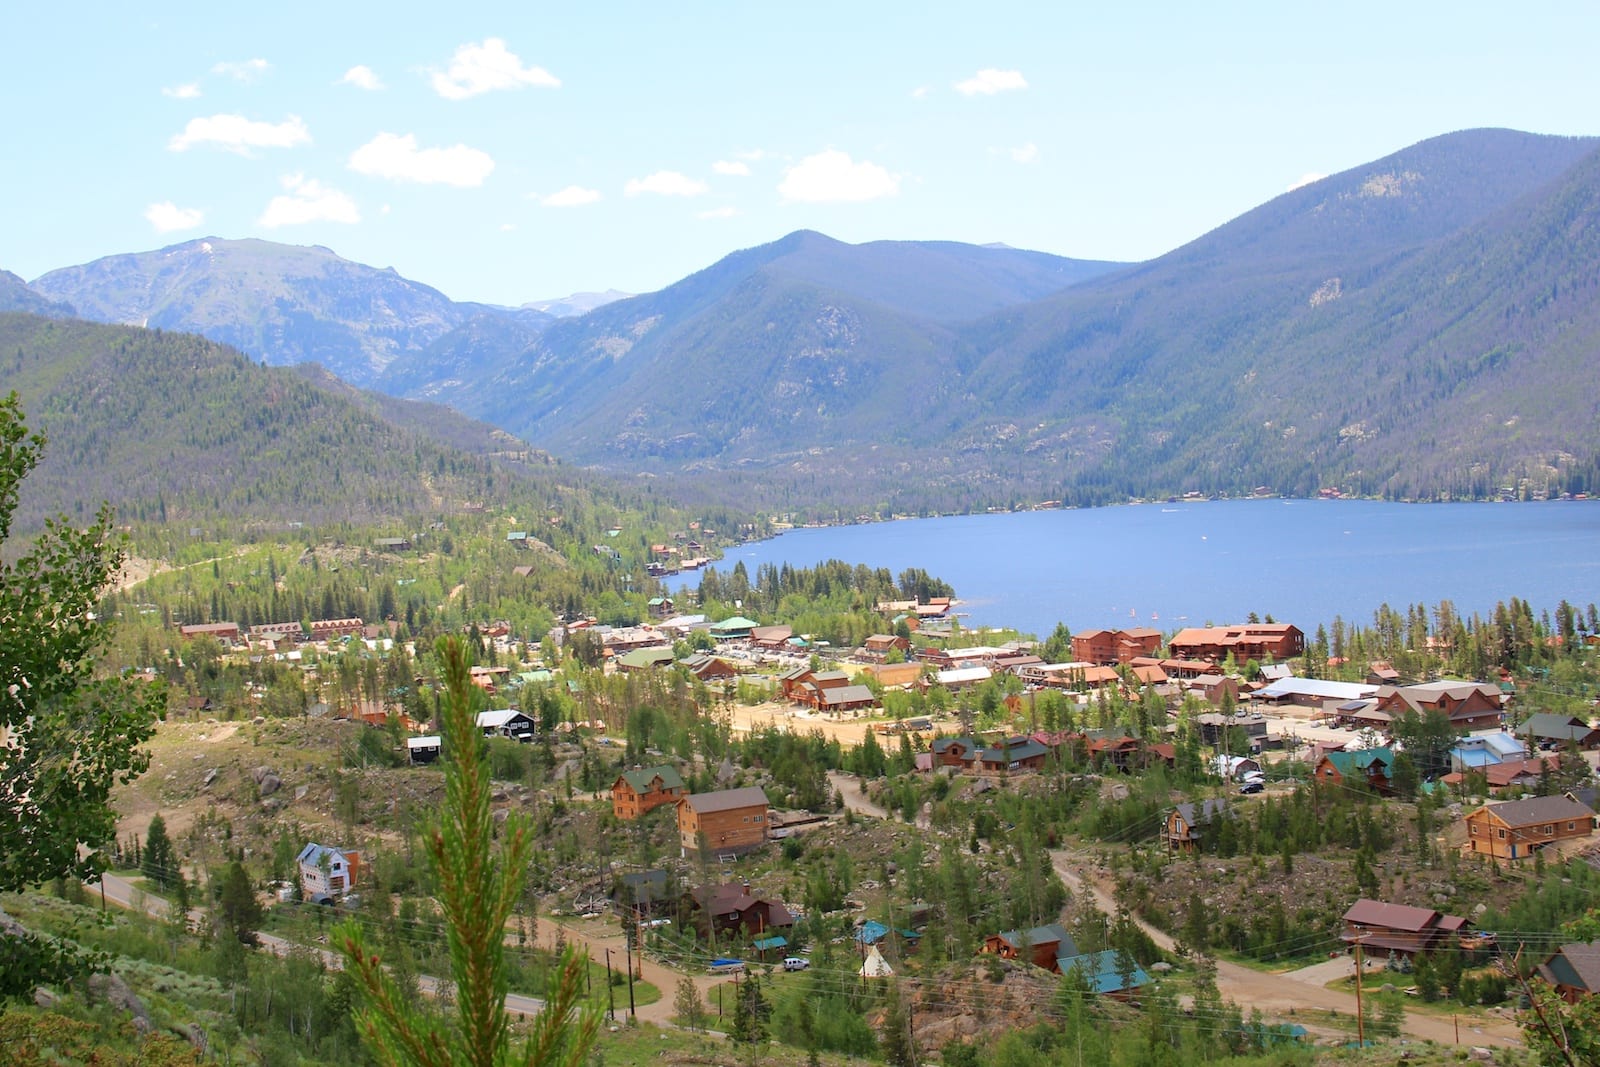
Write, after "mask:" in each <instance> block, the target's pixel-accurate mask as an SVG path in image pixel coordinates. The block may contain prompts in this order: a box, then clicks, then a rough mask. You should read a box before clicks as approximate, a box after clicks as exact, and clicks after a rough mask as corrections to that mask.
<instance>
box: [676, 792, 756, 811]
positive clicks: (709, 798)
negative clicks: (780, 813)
mask: <svg viewBox="0 0 1600 1067" xmlns="http://www.w3.org/2000/svg"><path fill="white" fill-rule="evenodd" d="M680 803H684V804H687V805H689V807H690V808H692V809H694V811H695V812H696V813H697V814H700V815H708V814H710V813H711V812H714V811H733V810H734V809H736V808H751V807H756V806H757V805H759V806H761V807H763V808H764V807H766V806H767V794H766V793H764V792H762V791H761V787H760V786H758V785H747V786H745V787H744V788H742V789H719V790H717V791H716V792H715V793H693V794H690V795H689V796H686V797H684V798H683V800H682V801H681V802H680Z"/></svg>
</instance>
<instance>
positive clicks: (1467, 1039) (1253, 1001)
mask: <svg viewBox="0 0 1600 1067" xmlns="http://www.w3.org/2000/svg"><path fill="white" fill-rule="evenodd" d="M1050 862H1051V865H1052V866H1054V867H1055V871H1056V873H1057V874H1058V875H1060V876H1061V880H1062V881H1063V882H1065V883H1066V885H1067V887H1068V888H1069V889H1071V890H1072V891H1073V893H1075V894H1082V893H1083V892H1084V891H1085V890H1087V891H1088V893H1089V894H1090V897H1091V899H1093V900H1094V902H1095V906H1096V907H1098V908H1099V909H1100V910H1101V911H1103V912H1105V913H1106V914H1107V915H1115V914H1116V913H1117V905H1116V901H1115V900H1113V899H1112V895H1111V891H1110V885H1109V880H1108V879H1107V878H1105V877H1104V876H1103V875H1100V874H1098V872H1096V871H1095V870H1094V869H1093V868H1092V867H1091V866H1090V865H1089V864H1088V862H1086V860H1085V858H1084V857H1083V856H1080V855H1078V854H1076V853H1072V852H1068V851H1065V850H1060V849H1058V850H1056V851H1053V852H1051V853H1050ZM1134 921H1135V922H1136V923H1138V924H1139V928H1140V929H1141V930H1143V931H1144V932H1145V933H1146V934H1148V935H1150V939H1151V940H1152V941H1154V942H1155V943H1156V944H1157V945H1158V946H1160V947H1161V948H1162V949H1164V950H1165V951H1168V952H1172V951H1174V950H1175V949H1176V945H1175V943H1174V941H1173V939H1172V938H1171V937H1169V936H1168V935H1167V934H1166V933H1165V932H1163V931H1161V930H1158V929H1156V928H1155V927H1154V926H1151V925H1150V924H1149V923H1147V922H1145V921H1144V920H1143V919H1139V918H1137V917H1136V918H1135V919H1134ZM1216 962H1217V990H1218V991H1219V992H1220V993H1221V994H1222V995H1223V997H1225V998H1226V999H1228V1000H1231V1001H1233V1002H1234V1003H1235V1004H1238V1005H1240V1006H1241V1007H1250V1008H1260V1009H1261V1010H1262V1011H1264V1012H1268V1013H1273V1012H1288V1011H1291V1010H1293V1011H1337V1012H1338V1013H1339V1014H1341V1015H1344V1016H1347V1017H1349V1018H1352V1019H1353V1018H1354V1017H1355V1014H1356V998H1355V995H1354V994H1351V993H1344V992H1340V991H1338V990H1334V989H1327V988H1325V987H1324V985H1323V983H1324V982H1327V981H1332V980H1333V979H1335V978H1338V977H1341V976H1342V975H1349V974H1353V973H1355V968H1354V965H1353V964H1346V965H1345V968H1344V970H1343V971H1342V972H1341V973H1340V974H1334V975H1331V976H1325V975H1324V974H1323V973H1322V971H1323V969H1324V968H1323V965H1320V964H1319V965H1318V966H1317V967H1309V968H1304V969H1303V970H1301V971H1298V972H1297V971H1290V972H1288V973H1286V974H1268V973H1265V972H1262V971H1255V970H1251V969H1250V968H1249V967H1242V966H1240V965H1239V964H1237V963H1230V962H1228V961H1226V960H1217V961H1216ZM1369 1007H1370V1006H1369ZM1402 1028H1403V1029H1404V1030H1405V1032H1406V1033H1407V1034H1409V1035H1411V1036H1412V1037H1418V1038H1424V1039H1426V1040H1430V1041H1437V1042H1438V1043H1439V1044H1441V1045H1453V1044H1456V1027H1455V1023H1454V1022H1453V1021H1452V1020H1450V1019H1443V1018H1439V1017H1437V1016H1434V1015H1424V1014H1420V1013H1417V1012H1408V1013H1407V1014H1406V1017H1405V1022H1404V1023H1403V1024H1402ZM1461 1043H1462V1044H1466V1045H1499V1046H1506V1047H1521V1046H1522V1044H1523V1041H1522V1031H1521V1030H1519V1029H1518V1028H1517V1026H1516V1025H1515V1024H1514V1023H1511V1022H1508V1021H1506V1020H1504V1019H1483V1018H1481V1017H1474V1019H1473V1023H1472V1024H1471V1025H1467V1024H1463V1025H1462V1027H1461Z"/></svg>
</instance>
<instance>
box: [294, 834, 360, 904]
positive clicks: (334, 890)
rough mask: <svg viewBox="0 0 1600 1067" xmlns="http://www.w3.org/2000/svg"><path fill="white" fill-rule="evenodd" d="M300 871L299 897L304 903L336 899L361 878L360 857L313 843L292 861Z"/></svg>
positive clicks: (353, 852)
mask: <svg viewBox="0 0 1600 1067" xmlns="http://www.w3.org/2000/svg"><path fill="white" fill-rule="evenodd" d="M295 863H296V865H298V867H299V868H300V895H301V897H302V898H304V899H305V900H311V901H318V900H326V899H328V898H330V897H331V898H333V899H338V898H339V897H342V896H344V895H345V894H346V893H348V892H349V891H350V890H351V888H352V887H353V886H354V885H355V884H356V880H357V878H358V877H359V875H360V874H361V853H359V852H355V851H352V850H349V849H338V848H329V847H328V846H326V845H319V844H317V843H316V842H312V843H311V844H309V845H307V846H306V847H305V848H303V849H301V850H300V855H298V856H296V857H295Z"/></svg>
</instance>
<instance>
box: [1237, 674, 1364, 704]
mask: <svg viewBox="0 0 1600 1067" xmlns="http://www.w3.org/2000/svg"><path fill="white" fill-rule="evenodd" d="M1377 691H1378V687H1377V686H1375V685H1361V684H1359V683H1357V682H1330V681H1327V680H1326V679H1323V678H1281V679H1279V680H1278V681H1276V682H1273V683H1272V684H1271V685H1269V686H1267V687H1266V688H1265V689H1263V690H1262V691H1261V695H1262V696H1263V697H1264V698H1266V699H1267V700H1281V699H1283V698H1284V697H1292V696H1304V697H1315V698H1317V699H1320V700H1362V699H1365V698H1366V697H1370V696H1372V695H1373V694H1374V693H1376V692H1377Z"/></svg>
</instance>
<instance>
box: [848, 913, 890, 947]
mask: <svg viewBox="0 0 1600 1067" xmlns="http://www.w3.org/2000/svg"><path fill="white" fill-rule="evenodd" d="M888 936H889V928H888V927H887V926H885V925H883V923H881V922H878V921H877V920H876V919H868V920H867V921H866V922H864V923H862V924H861V926H860V928H859V929H857V930H856V932H855V934H853V935H852V939H853V940H855V941H859V942H860V943H861V944H863V945H876V944H877V943H878V942H879V941H882V940H883V939H884V938H886V937H888Z"/></svg>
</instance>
